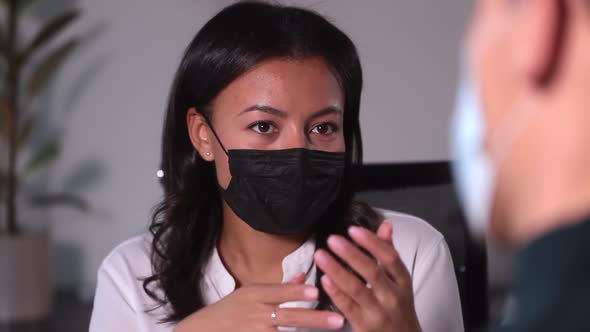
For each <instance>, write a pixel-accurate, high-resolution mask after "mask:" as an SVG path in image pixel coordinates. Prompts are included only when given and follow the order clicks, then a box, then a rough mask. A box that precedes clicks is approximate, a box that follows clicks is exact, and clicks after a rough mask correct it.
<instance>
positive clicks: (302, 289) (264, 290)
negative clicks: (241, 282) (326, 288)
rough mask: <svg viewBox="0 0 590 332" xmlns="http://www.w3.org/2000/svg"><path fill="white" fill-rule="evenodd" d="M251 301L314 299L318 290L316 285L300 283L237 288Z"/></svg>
mask: <svg viewBox="0 0 590 332" xmlns="http://www.w3.org/2000/svg"><path fill="white" fill-rule="evenodd" d="M237 292H242V293H244V295H245V296H246V297H247V298H249V299H251V300H252V301H255V302H259V303H266V304H276V305H279V304H282V303H285V302H294V301H316V300H317V299H318V294H319V291H318V289H317V288H316V287H314V286H310V285H302V284H293V283H286V284H276V285H275V284H271V285H251V286H248V287H243V288H239V289H238V290H237Z"/></svg>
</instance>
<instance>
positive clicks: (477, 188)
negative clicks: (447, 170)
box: [450, 69, 497, 238]
mask: <svg viewBox="0 0 590 332" xmlns="http://www.w3.org/2000/svg"><path fill="white" fill-rule="evenodd" d="M456 98H457V99H456V102H455V111H454V114H453V117H452V122H451V135H450V136H451V154H452V158H453V162H452V170H453V176H454V178H455V186H456V188H457V192H458V195H459V200H460V202H461V204H462V205H463V208H464V210H465V215H466V216H465V217H466V218H467V221H468V225H469V229H470V231H471V233H472V234H473V235H474V236H476V237H479V238H483V236H484V234H485V232H486V231H487V228H488V224H489V220H490V217H491V212H492V204H493V198H494V197H493V196H494V190H495V182H496V175H497V167H496V165H495V164H494V162H493V160H492V159H491V157H490V155H489V153H488V152H487V151H486V150H485V149H484V139H485V134H486V126H485V121H484V119H483V109H482V108H481V102H480V100H479V95H478V93H477V91H476V87H475V82H474V80H473V76H472V75H471V74H470V73H469V72H468V71H467V70H465V69H464V70H463V71H462V77H461V82H460V85H459V89H458V92H457V97H456Z"/></svg>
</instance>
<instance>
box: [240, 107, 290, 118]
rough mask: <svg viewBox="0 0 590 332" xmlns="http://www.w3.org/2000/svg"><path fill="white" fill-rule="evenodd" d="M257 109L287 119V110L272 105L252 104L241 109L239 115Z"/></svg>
mask: <svg viewBox="0 0 590 332" xmlns="http://www.w3.org/2000/svg"><path fill="white" fill-rule="evenodd" d="M255 111H259V112H264V113H268V114H272V115H276V116H278V117H280V118H283V119H285V118H286V117H287V112H285V111H281V110H279V109H276V108H274V107H271V106H266V105H254V106H250V107H248V108H246V109H245V110H243V111H241V112H240V114H239V115H243V114H245V113H248V112H255Z"/></svg>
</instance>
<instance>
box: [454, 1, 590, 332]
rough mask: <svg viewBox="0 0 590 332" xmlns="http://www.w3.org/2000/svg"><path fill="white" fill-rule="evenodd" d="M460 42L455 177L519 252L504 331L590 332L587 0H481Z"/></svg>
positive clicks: (469, 202)
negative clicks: (461, 59)
mask: <svg viewBox="0 0 590 332" xmlns="http://www.w3.org/2000/svg"><path fill="white" fill-rule="evenodd" d="M465 49H466V54H465V60H466V66H465V73H464V74H465V77H464V78H465V79H464V82H463V86H462V90H461V94H460V96H459V103H458V108H457V111H456V114H455V119H454V120H455V121H454V127H453V129H452V130H453V136H454V153H455V155H456V156H455V158H456V159H455V161H456V162H455V164H454V166H455V173H456V176H457V183H458V189H459V192H460V196H461V198H462V200H463V203H464V206H465V210H466V214H467V216H468V219H469V221H470V223H471V224H472V229H474V230H476V231H481V232H482V233H483V231H487V234H488V235H489V236H490V237H491V238H492V240H494V241H498V242H499V243H501V244H503V245H507V246H511V247H513V248H517V249H518V251H519V254H518V257H517V261H516V270H517V273H516V276H515V278H516V283H515V289H514V294H515V297H516V301H517V302H516V311H515V313H514V315H513V320H512V322H511V324H510V327H509V328H508V331H567V332H572V331H590V0H479V1H477V2H476V6H475V13H474V16H473V20H472V24H471V26H470V29H469V32H468V34H467V38H466V47H465Z"/></svg>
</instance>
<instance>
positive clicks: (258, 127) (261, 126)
mask: <svg viewBox="0 0 590 332" xmlns="http://www.w3.org/2000/svg"><path fill="white" fill-rule="evenodd" d="M250 129H252V130H254V131H255V132H257V133H259V134H270V133H272V132H273V131H275V130H276V128H275V126H274V125H273V124H272V123H270V122H257V123H255V124H253V125H251V126H250Z"/></svg>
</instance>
